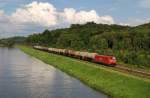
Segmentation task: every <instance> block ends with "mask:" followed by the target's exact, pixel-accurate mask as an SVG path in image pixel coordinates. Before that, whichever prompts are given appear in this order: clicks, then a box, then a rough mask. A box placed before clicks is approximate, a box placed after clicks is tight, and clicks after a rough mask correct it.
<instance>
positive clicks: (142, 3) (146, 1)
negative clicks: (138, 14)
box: [139, 0, 150, 8]
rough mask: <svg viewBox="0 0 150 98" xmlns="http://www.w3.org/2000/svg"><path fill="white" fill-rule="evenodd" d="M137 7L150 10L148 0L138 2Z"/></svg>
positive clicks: (149, 1) (149, 0)
mask: <svg viewBox="0 0 150 98" xmlns="http://www.w3.org/2000/svg"><path fill="white" fill-rule="evenodd" d="M139 5H140V6H141V7H143V8H150V0H140V2H139Z"/></svg>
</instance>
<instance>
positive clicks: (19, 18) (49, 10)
mask: <svg viewBox="0 0 150 98" xmlns="http://www.w3.org/2000/svg"><path fill="white" fill-rule="evenodd" d="M56 14H57V12H56V9H55V8H54V6H53V5H52V4H49V3H38V2H32V3H31V4H28V5H26V6H25V7H24V8H18V9H17V10H16V12H15V13H13V14H12V19H13V21H16V22H20V23H34V24H40V25H44V26H51V25H56V24H57V17H56Z"/></svg>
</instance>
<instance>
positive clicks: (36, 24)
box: [0, 0, 150, 38]
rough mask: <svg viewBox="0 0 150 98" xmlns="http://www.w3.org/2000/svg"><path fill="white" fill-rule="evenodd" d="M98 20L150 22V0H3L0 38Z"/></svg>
mask: <svg viewBox="0 0 150 98" xmlns="http://www.w3.org/2000/svg"><path fill="white" fill-rule="evenodd" d="M86 22H95V23H103V24H119V25H131V26H136V25H140V24H143V23H147V22H150V0H0V38H2V37H11V36H27V35H30V34H33V33H40V32H42V31H44V30H45V29H49V30H53V29H57V28H66V27H69V26H70V25H71V24H85V23H86Z"/></svg>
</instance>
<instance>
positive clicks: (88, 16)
mask: <svg viewBox="0 0 150 98" xmlns="http://www.w3.org/2000/svg"><path fill="white" fill-rule="evenodd" d="M62 16H63V18H64V21H66V22H68V23H71V24H72V23H73V24H76V23H80V24H84V23H86V22H95V23H103V24H113V23H114V20H113V18H112V17H111V16H99V15H98V14H97V13H96V11H95V10H91V11H79V12H77V11H76V10H75V9H73V8H65V9H64V12H63V13H62Z"/></svg>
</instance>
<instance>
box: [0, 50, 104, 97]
mask: <svg viewBox="0 0 150 98" xmlns="http://www.w3.org/2000/svg"><path fill="white" fill-rule="evenodd" d="M0 98H107V96H106V95H104V94H102V93H99V92H96V91H94V90H92V89H91V88H89V87H87V86H85V85H84V84H82V83H81V82H80V81H78V80H76V79H74V78H72V77H70V76H68V75H67V74H65V73H63V72H61V71H60V70H58V69H56V68H54V67H52V66H49V65H47V64H45V63H43V62H41V61H39V60H37V59H35V58H33V57H31V56H28V55H26V54H25V53H23V52H21V51H20V50H19V49H15V48H13V49H8V48H0Z"/></svg>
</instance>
